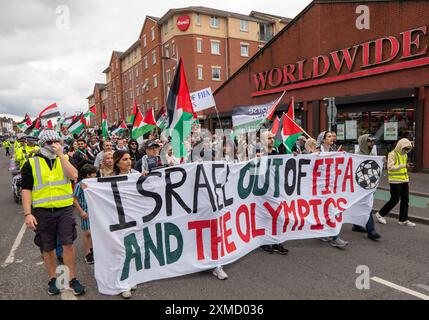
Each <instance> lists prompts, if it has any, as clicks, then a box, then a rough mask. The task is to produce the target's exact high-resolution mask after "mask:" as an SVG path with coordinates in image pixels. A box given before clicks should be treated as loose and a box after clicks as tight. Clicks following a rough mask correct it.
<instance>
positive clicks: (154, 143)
mask: <svg viewBox="0 0 429 320" xmlns="http://www.w3.org/2000/svg"><path fill="white" fill-rule="evenodd" d="M146 148H148V149H151V148H159V144H158V143H156V142H155V141H149V142H148V143H147V144H146Z"/></svg>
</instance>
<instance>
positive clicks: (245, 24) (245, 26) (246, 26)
mask: <svg viewBox="0 0 429 320" xmlns="http://www.w3.org/2000/svg"><path fill="white" fill-rule="evenodd" d="M240 31H244V32H248V31H249V21H247V20H240Z"/></svg>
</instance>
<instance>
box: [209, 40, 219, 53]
mask: <svg viewBox="0 0 429 320" xmlns="http://www.w3.org/2000/svg"><path fill="white" fill-rule="evenodd" d="M211 46H212V54H220V42H219V41H214V40H212V41H211Z"/></svg>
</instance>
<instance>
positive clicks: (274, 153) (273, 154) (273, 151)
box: [268, 149, 280, 156]
mask: <svg viewBox="0 0 429 320" xmlns="http://www.w3.org/2000/svg"><path fill="white" fill-rule="evenodd" d="M278 154H280V153H278V151H277V150H276V149H273V150H272V151H271V152H270V153H269V154H268V155H269V156H276V155H278Z"/></svg>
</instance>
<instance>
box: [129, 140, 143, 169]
mask: <svg viewBox="0 0 429 320" xmlns="http://www.w3.org/2000/svg"><path fill="white" fill-rule="evenodd" d="M128 151H129V152H130V155H131V160H132V162H133V164H132V166H133V168H134V165H135V164H136V162H137V161H139V160H140V159H141V158H142V157H143V154H142V153H141V152H140V150H139V144H138V142H137V140H135V139H130V141H129V142H128Z"/></svg>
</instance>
